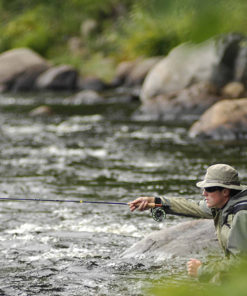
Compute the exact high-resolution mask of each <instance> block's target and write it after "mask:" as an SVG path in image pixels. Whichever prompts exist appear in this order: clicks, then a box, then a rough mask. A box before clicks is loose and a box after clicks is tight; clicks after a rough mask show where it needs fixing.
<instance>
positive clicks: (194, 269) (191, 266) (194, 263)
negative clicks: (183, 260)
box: [187, 259, 202, 277]
mask: <svg viewBox="0 0 247 296" xmlns="http://www.w3.org/2000/svg"><path fill="white" fill-rule="evenodd" d="M201 265H202V262H201V261H200V260H197V259H190V261H188V262H187V271H188V274H189V275H190V276H192V277H197V275H198V274H197V273H198V268H199V267H200V266H201Z"/></svg>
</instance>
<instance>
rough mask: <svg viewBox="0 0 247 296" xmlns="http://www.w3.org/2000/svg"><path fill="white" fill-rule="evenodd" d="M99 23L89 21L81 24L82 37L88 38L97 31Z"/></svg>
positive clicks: (92, 20)
mask: <svg viewBox="0 0 247 296" xmlns="http://www.w3.org/2000/svg"><path fill="white" fill-rule="evenodd" d="M97 28H98V23H97V21H96V20H94V19H87V20H85V21H84V22H83V23H82V24H81V35H82V37H84V38H88V37H89V36H91V35H92V34H93V33H95V32H96V31H97Z"/></svg>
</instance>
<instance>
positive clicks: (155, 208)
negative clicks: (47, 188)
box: [0, 197, 166, 222]
mask: <svg viewBox="0 0 247 296" xmlns="http://www.w3.org/2000/svg"><path fill="white" fill-rule="evenodd" d="M0 200H5V201H38V202H57V203H65V202H69V203H80V204H101V205H119V206H128V205H129V203H126V202H111V201H88V200H75V199H72V200H71V199H43V198H17V197H0ZM149 206H150V207H151V208H152V216H153V218H154V220H156V221H158V222H161V221H162V220H164V219H165V218H166V213H165V211H164V210H163V209H162V208H161V207H162V204H155V203H149Z"/></svg>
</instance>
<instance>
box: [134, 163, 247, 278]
mask: <svg viewBox="0 0 247 296" xmlns="http://www.w3.org/2000/svg"><path fill="white" fill-rule="evenodd" d="M196 185H197V186H198V187H200V188H203V196H204V200H203V201H200V202H199V203H196V202H194V201H191V200H187V199H185V198H167V197H139V198H137V199H136V200H134V201H132V202H130V203H129V207H130V210H131V211H134V210H136V209H138V210H140V211H144V210H147V209H150V208H151V209H152V208H154V207H155V204H162V208H163V210H164V211H165V212H166V213H167V214H174V215H184V216H186V217H195V218H206V219H214V224H215V228H216V233H217V237H218V240H219V243H220V246H221V247H222V249H223V251H224V253H225V256H226V259H225V260H220V261H219V262H217V263H216V264H215V263H211V264H208V265H204V264H202V262H201V261H200V260H197V259H191V260H190V261H189V262H188V263H187V270H188V274H189V275H190V276H193V277H199V278H200V279H202V280H209V279H210V278H212V277H213V276H215V278H216V277H217V276H219V275H221V272H224V271H227V270H229V269H230V268H231V267H232V265H233V264H234V262H236V260H237V259H236V258H238V257H239V255H242V254H246V253H247V190H246V189H245V187H244V186H242V185H240V181H239V177H238V172H237V171H236V170H235V169H234V168H233V167H231V166H229V165H226V164H215V165H212V166H210V167H209V168H208V169H207V172H206V175H205V178H204V180H203V181H201V182H198V183H197V184H196ZM216 275H217V276H216ZM214 280H216V279H213V281H214Z"/></svg>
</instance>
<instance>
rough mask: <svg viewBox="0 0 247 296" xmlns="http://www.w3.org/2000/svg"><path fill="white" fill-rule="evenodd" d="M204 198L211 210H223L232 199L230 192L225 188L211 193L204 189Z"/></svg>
mask: <svg viewBox="0 0 247 296" xmlns="http://www.w3.org/2000/svg"><path fill="white" fill-rule="evenodd" d="M203 196H205V200H206V204H207V206H208V207H209V208H216V209H221V208H223V206H224V205H225V204H226V203H227V202H228V200H229V198H230V190H229V189H226V188H225V189H223V190H215V191H213V192H209V191H207V188H204V190H203Z"/></svg>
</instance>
